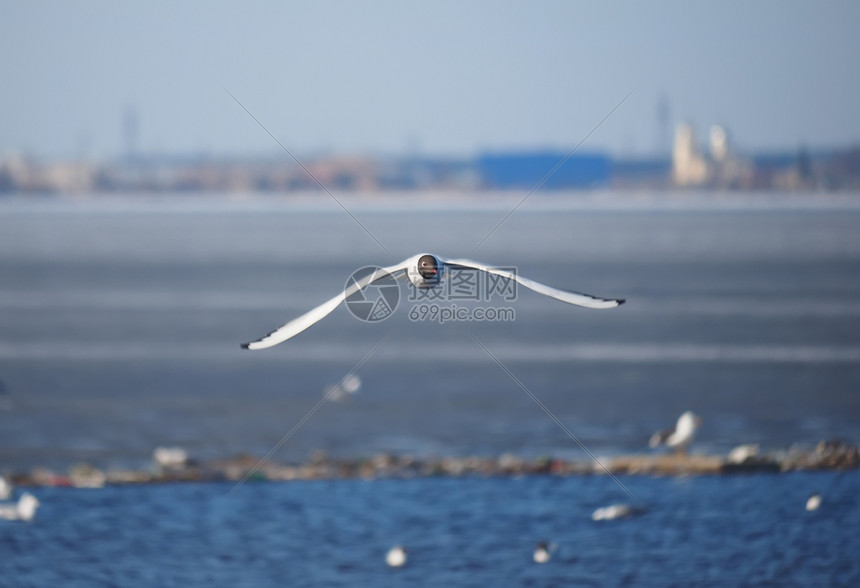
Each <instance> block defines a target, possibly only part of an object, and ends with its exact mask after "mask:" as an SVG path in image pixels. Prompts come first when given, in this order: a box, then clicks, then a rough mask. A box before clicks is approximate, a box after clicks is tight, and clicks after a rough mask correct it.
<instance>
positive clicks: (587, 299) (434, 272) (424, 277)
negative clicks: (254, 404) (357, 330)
mask: <svg viewBox="0 0 860 588" xmlns="http://www.w3.org/2000/svg"><path fill="white" fill-rule="evenodd" d="M449 269H454V270H460V269H472V270H478V271H482V272H486V273H489V274H493V275H496V276H500V277H502V278H506V279H508V280H514V281H516V282H517V283H518V284H520V285H521V286H525V287H526V288H528V289H530V290H534V291H535V292H537V293H539V294H543V295H544V296H549V297H550V298H555V299H556V300H561V301H562V302H566V303H567V304H574V305H576V306H584V307H586V308H601V309H602V308H615V307H616V306H618V305H620V304H623V303H624V300H623V299H606V298H598V297H596V296H591V295H589V294H580V293H578V292H570V291H568V290H560V289H558V288H553V287H552V286H547V285H546V284H541V283H540V282H535V281H534V280H530V279H528V278H524V277H523V276H521V275H519V274H518V273H516V272H512V271H510V270H507V269H502V268H496V267H491V266H489V265H485V264H483V263H480V262H478V261H471V260H468V259H445V258H444V257H440V256H438V255H430V254H420V253H419V254H418V255H413V256H412V257H410V258H408V259H405V260H403V261H402V262H400V263H398V264H396V265H392V266H389V267H382V268H378V269H377V270H376V271H374V272H373V273H371V274H368V275H367V276H364V277H362V278H361V279H359V280H352V281H351V283H350V284H349V286H348V287H347V288H346V290H344V291H343V292H341V293H340V294H338V295H337V296H335V297H334V298H332V299H331V300H329V301H327V302H324V303H322V304H320V305H319V306H317V307H316V308H314V309H312V310H310V311H308V312H306V313H305V314H303V315H302V316H300V317H298V318H295V319H293V320H291V321H290V322H288V323H287V324H285V325H283V326H282V327H280V328H278V329H276V330H274V331H272V332H271V333H269V334H268V335H266V336H265V337H262V338H261V339H258V340H256V341H252V342H250V343H243V344H242V347H243V348H244V349H251V350H254V349H266V348H267V347H273V346H275V345H277V344H278V343H283V342H284V341H286V340H287V339H290V338H292V337H295V336H296V335H298V334H299V333H301V332H302V331H304V330H305V329H307V328H308V327H310V326H311V325H314V324H316V323H317V322H319V321H320V320H322V319H323V318H325V317H326V316H328V315H329V314H330V313H331V312H332V311H333V310H334V309H335V308H337V307H338V306H339V305H340V303H341V302H343V301H344V300H347V299H350V300H351V299H352V298H351V297H354V296H355V295H356V294H357V293H359V292H360V291H361V290H362V288H366V287H367V286H369V285H371V284H373V283H374V282H378V281H379V280H382V279H385V278H386V277H389V276H390V277H391V278H399V277H400V276H402V275H403V273H404V272H405V275H406V277H407V278H408V279H409V281H410V282H412V285H413V286H415V287H416V288H420V289H422V290H426V289H428V288H433V287H435V286H438V285H439V284H440V283H441V281H442V277H443V276H444V274H445V272H446V271H447V270H449Z"/></svg>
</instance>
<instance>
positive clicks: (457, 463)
mask: <svg viewBox="0 0 860 588" xmlns="http://www.w3.org/2000/svg"><path fill="white" fill-rule="evenodd" d="M159 451H162V452H163V451H165V450H163V449H162V450H156V458H158V457H159ZM166 451H173V452H175V453H178V455H176V454H174V455H173V459H172V460H169V459H168V460H165V459H161V460H159V459H155V460H154V461H153V465H152V467H151V468H149V469H147V470H106V471H102V470H100V469H97V468H95V467H93V466H90V465H87V464H79V465H76V466H73V467H71V468H70V469H69V470H68V472H64V473H60V472H55V471H52V470H48V469H45V468H33V469H32V470H30V471H28V472H17V473H9V472H7V476H6V477H7V478H8V479H9V481H11V482H12V483H13V484H15V485H16V486H72V487H78V488H98V487H102V486H105V485H120V484H159V483H171V482H238V481H240V480H245V479H247V480H249V481H290V480H336V479H379V478H417V477H431V476H437V477H439V476H441V477H462V476H478V477H520V476H574V475H601V474H603V475H605V474H606V471H607V470H608V471H609V472H611V473H612V474H614V475H646V476H689V475H726V474H744V473H781V472H793V471H812V470H853V469H858V468H860V446H858V445H853V444H848V443H844V442H842V441H822V442H820V443H819V444H818V445H817V446H816V447H815V448H814V449H798V448H792V449H787V450H781V451H774V452H770V453H759V451H758V448H757V447H756V446H741V447H738V448H736V449H735V450H734V451H732V452H731V453H730V454H729V455H728V456H721V455H702V454H634V455H622V456H615V457H608V458H599V459H600V464H598V463H596V462H594V461H585V460H576V461H567V460H561V459H553V458H548V457H542V458H537V459H524V458H520V457H517V456H515V455H511V454H503V455H501V456H499V457H441V458H435V457H429V458H415V457H411V456H408V455H393V454H380V455H376V456H373V457H371V458H367V459H334V458H329V457H328V456H326V455H325V454H324V453H322V452H317V453H315V454H314V455H313V456H312V458H311V459H310V460H309V461H308V462H306V463H303V464H292V465H288V464H280V463H277V462H275V461H273V460H267V461H265V462H263V463H261V459H260V458H258V457H255V456H253V455H248V454H244V455H239V456H236V457H233V458H229V459H219V460H212V461H207V462H198V461H195V460H193V459H188V458H187V456H186V455H184V452H183V451H182V450H180V449H172V450H166ZM604 467H605V469H604Z"/></svg>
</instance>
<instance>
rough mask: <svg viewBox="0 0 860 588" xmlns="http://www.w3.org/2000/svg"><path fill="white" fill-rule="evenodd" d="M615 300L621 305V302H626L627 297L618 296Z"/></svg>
mask: <svg viewBox="0 0 860 588" xmlns="http://www.w3.org/2000/svg"><path fill="white" fill-rule="evenodd" d="M616 302H618V306H621V305H622V304H624V303H625V302H627V299H626V298H619V299H618V300H616Z"/></svg>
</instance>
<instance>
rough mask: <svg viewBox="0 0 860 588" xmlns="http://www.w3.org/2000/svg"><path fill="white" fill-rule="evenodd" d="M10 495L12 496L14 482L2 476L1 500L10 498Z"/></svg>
mask: <svg viewBox="0 0 860 588" xmlns="http://www.w3.org/2000/svg"><path fill="white" fill-rule="evenodd" d="M10 496H12V484H10V483H9V482H8V481H7V480H6V478H4V477H3V476H0V500H9V497H10Z"/></svg>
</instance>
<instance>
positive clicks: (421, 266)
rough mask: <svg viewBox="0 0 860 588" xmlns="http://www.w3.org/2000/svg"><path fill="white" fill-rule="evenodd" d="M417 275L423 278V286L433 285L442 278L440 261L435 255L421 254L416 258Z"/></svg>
mask: <svg viewBox="0 0 860 588" xmlns="http://www.w3.org/2000/svg"><path fill="white" fill-rule="evenodd" d="M417 270H418V275H419V276H421V279H422V280H424V287H429V286H434V285H436V284H438V283H439V280H440V279H441V278H442V262H441V261H439V258H437V257H436V256H435V255H430V254H429V253H428V254H426V255H422V256H421V257H419V258H418V267H417Z"/></svg>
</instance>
